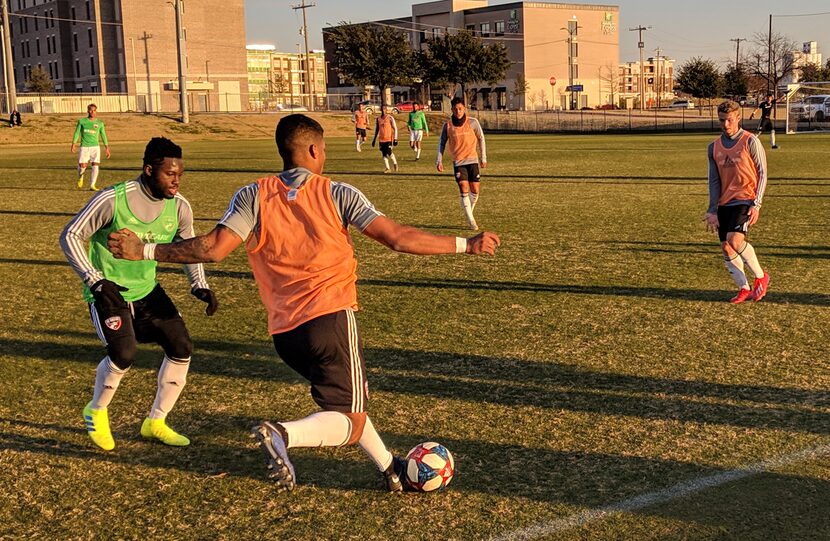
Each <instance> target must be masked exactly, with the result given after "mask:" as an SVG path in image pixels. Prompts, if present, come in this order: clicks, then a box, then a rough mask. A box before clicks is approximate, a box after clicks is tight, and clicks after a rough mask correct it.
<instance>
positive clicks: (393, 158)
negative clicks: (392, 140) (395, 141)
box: [389, 152, 398, 165]
mask: <svg viewBox="0 0 830 541" xmlns="http://www.w3.org/2000/svg"><path fill="white" fill-rule="evenodd" d="M389 157H390V158H391V159H392V163H394V164H395V165H398V158H396V157H395V153H394V152H393V153H392V154H390V155H389Z"/></svg>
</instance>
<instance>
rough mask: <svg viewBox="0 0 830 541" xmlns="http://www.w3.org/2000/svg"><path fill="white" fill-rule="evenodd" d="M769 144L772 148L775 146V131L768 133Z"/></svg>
mask: <svg viewBox="0 0 830 541" xmlns="http://www.w3.org/2000/svg"><path fill="white" fill-rule="evenodd" d="M769 142H770V144H771V145H772V146H775V130H770V132H769Z"/></svg>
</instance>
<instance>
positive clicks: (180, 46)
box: [175, 0, 190, 124]
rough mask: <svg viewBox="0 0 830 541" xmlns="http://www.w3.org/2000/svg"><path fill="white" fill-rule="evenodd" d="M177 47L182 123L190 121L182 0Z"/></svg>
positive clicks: (180, 2) (177, 12)
mask: <svg viewBox="0 0 830 541" xmlns="http://www.w3.org/2000/svg"><path fill="white" fill-rule="evenodd" d="M175 8H176V49H177V50H178V52H179V55H178V56H179V103H180V104H181V110H182V124H189V123H190V114H189V112H188V110H187V76H186V75H185V71H186V69H187V68H186V56H185V50H184V47H185V45H184V36H183V30H182V0H176V5H175Z"/></svg>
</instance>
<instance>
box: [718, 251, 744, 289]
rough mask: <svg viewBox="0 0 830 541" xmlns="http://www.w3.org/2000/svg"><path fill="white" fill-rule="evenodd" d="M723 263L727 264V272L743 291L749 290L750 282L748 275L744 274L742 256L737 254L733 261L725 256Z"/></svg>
mask: <svg viewBox="0 0 830 541" xmlns="http://www.w3.org/2000/svg"><path fill="white" fill-rule="evenodd" d="M723 261H724V263H726V270H728V271H729V274H731V275H732V279H733V280H735V283H736V284H738V287H739V288H741V289H749V282H748V281H747V279H746V274H744V262H743V261H742V260H741V258H740V256H738V255H737V254H736V255H735V257H733V258H731V259H730V258H729V256H724V257H723Z"/></svg>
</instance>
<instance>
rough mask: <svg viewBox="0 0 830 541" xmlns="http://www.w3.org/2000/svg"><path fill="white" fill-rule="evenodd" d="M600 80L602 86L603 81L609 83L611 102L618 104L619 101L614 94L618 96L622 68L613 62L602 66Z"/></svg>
mask: <svg viewBox="0 0 830 541" xmlns="http://www.w3.org/2000/svg"><path fill="white" fill-rule="evenodd" d="M599 80H600V88H602V84H603V83H605V84H606V85H608V95H609V96H610V97H611V101H610V103H612V104H614V105H616V104H617V101H616V100H615V99H614V96H616V95H617V92H619V90H620V68H619V67H618V66H615V65H613V64H606V65H604V66H600V68H599ZM600 92H602V90H600Z"/></svg>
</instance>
